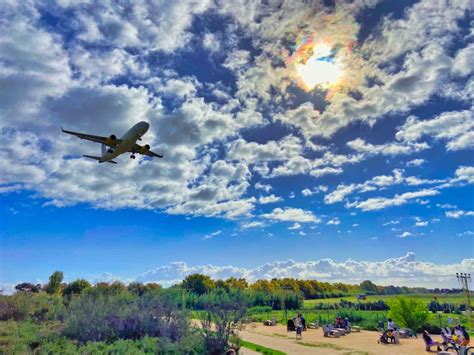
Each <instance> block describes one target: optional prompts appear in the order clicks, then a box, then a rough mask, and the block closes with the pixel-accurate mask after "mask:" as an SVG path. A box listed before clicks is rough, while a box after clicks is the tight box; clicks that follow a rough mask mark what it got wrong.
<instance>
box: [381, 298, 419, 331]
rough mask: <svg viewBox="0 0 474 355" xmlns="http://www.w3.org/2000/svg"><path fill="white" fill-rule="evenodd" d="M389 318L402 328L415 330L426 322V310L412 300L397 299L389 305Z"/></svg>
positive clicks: (416, 301)
mask: <svg viewBox="0 0 474 355" xmlns="http://www.w3.org/2000/svg"><path fill="white" fill-rule="evenodd" d="M389 317H391V318H392V319H393V320H394V321H395V322H396V323H397V324H399V325H400V326H402V327H406V328H410V329H413V330H417V329H418V328H420V327H421V326H422V325H423V324H425V323H426V321H427V320H428V310H427V307H426V305H425V304H424V303H423V302H421V301H419V300H416V299H414V298H397V299H396V300H395V301H394V302H393V303H391V304H390V313H389Z"/></svg>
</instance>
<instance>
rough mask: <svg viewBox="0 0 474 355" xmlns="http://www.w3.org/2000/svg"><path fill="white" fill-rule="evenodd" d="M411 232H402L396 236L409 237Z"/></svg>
mask: <svg viewBox="0 0 474 355" xmlns="http://www.w3.org/2000/svg"><path fill="white" fill-rule="evenodd" d="M412 235H413V234H412V233H410V232H403V233H402V234H400V235H398V237H400V238H407V237H411V236H412Z"/></svg>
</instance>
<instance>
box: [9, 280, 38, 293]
mask: <svg viewBox="0 0 474 355" xmlns="http://www.w3.org/2000/svg"><path fill="white" fill-rule="evenodd" d="M15 290H17V291H19V292H35V293H37V292H40V291H41V284H36V285H35V284H32V283H30V282H22V283H20V284H18V285H16V286H15Z"/></svg>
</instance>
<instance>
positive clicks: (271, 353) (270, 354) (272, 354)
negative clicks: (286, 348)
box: [240, 340, 286, 355]
mask: <svg viewBox="0 0 474 355" xmlns="http://www.w3.org/2000/svg"><path fill="white" fill-rule="evenodd" d="M240 345H241V346H243V347H244V348H247V349H250V350H254V351H257V352H259V353H262V354H267V355H286V353H284V352H283V351H279V350H275V349H271V348H267V347H265V346H262V345H258V344H254V343H251V342H249V341H245V340H240Z"/></svg>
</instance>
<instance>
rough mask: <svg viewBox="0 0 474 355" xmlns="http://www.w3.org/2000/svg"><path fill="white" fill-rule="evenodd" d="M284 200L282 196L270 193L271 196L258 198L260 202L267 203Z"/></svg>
mask: <svg viewBox="0 0 474 355" xmlns="http://www.w3.org/2000/svg"><path fill="white" fill-rule="evenodd" d="M280 201H283V199H282V198H281V197H280V196H275V195H269V196H260V198H259V199H258V203H260V204H262V205H265V204H267V203H275V202H280Z"/></svg>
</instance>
